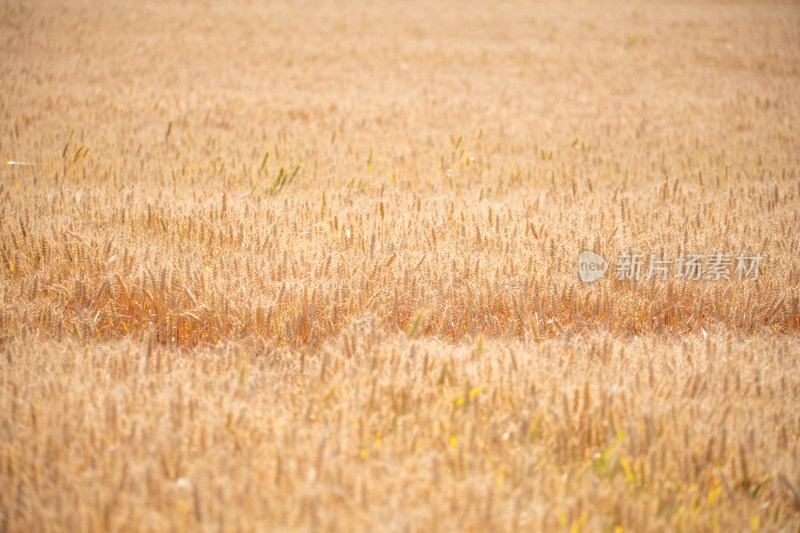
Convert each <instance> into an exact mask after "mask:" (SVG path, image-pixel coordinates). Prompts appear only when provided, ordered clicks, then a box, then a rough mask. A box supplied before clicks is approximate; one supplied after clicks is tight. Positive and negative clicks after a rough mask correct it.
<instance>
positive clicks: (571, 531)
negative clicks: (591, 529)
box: [569, 511, 586, 533]
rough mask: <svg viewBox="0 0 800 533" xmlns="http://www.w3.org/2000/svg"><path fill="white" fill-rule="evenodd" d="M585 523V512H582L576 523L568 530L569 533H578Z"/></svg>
mask: <svg viewBox="0 0 800 533" xmlns="http://www.w3.org/2000/svg"><path fill="white" fill-rule="evenodd" d="M584 522H586V512H585V511H584V512H582V513H581V516H580V518H578V520H577V521H576V522H574V523H573V524H572V526H571V527H570V528H569V533H578V531H580V530H581V526H582V525H583V523H584Z"/></svg>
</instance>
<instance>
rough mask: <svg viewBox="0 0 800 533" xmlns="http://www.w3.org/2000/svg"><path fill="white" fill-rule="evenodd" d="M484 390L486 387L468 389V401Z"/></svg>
mask: <svg viewBox="0 0 800 533" xmlns="http://www.w3.org/2000/svg"><path fill="white" fill-rule="evenodd" d="M485 388H486V387H475V388H474V389H470V390H469V399H470V400H471V399H473V398H474V397H475V396H477V395H478V394H479V393H480V392H481V391H482V390H483V389H485Z"/></svg>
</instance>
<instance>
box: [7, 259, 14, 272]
mask: <svg viewBox="0 0 800 533" xmlns="http://www.w3.org/2000/svg"><path fill="white" fill-rule="evenodd" d="M8 268H10V269H11V273H12V274H13V273H14V261H12V260H11V259H9V260H8Z"/></svg>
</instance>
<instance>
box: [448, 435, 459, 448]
mask: <svg viewBox="0 0 800 533" xmlns="http://www.w3.org/2000/svg"><path fill="white" fill-rule="evenodd" d="M457 441H458V438H457V437H456V436H455V435H450V447H451V448H455V447H456V443H457Z"/></svg>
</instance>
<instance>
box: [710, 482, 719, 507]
mask: <svg viewBox="0 0 800 533" xmlns="http://www.w3.org/2000/svg"><path fill="white" fill-rule="evenodd" d="M720 489H722V487H720V486H719V485H717V486H716V487H713V488H712V489H711V490H709V491H708V505H713V503H714V498H715V497H716V496H717V493H719V491H720Z"/></svg>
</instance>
